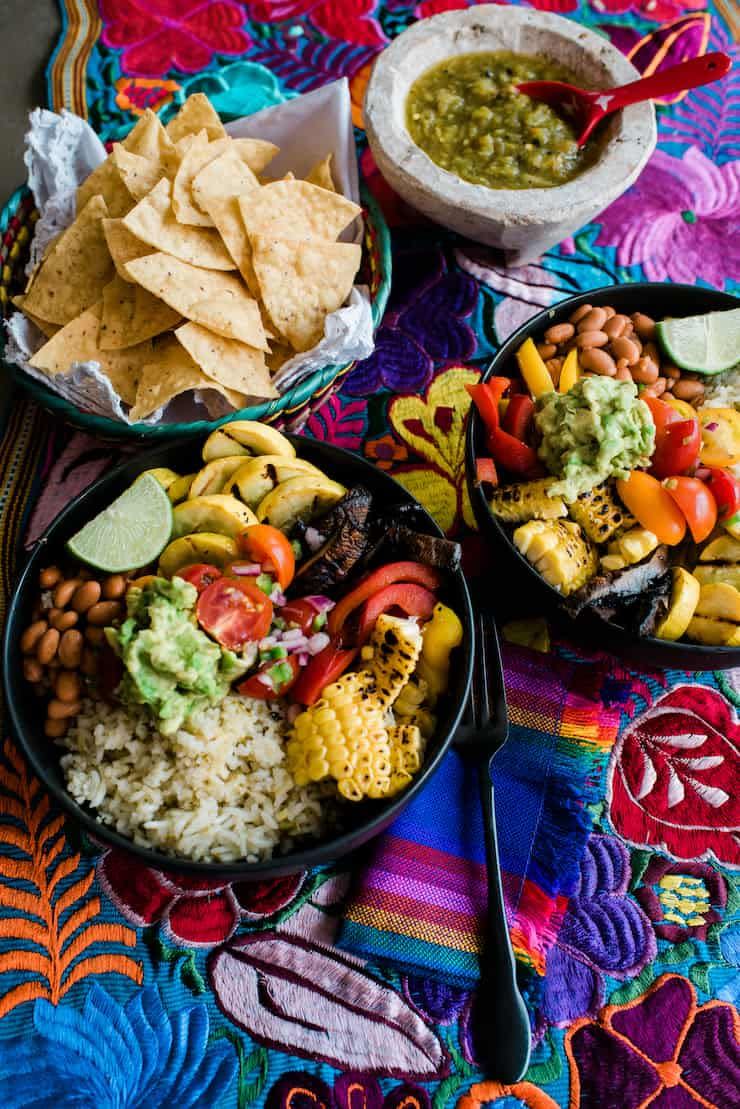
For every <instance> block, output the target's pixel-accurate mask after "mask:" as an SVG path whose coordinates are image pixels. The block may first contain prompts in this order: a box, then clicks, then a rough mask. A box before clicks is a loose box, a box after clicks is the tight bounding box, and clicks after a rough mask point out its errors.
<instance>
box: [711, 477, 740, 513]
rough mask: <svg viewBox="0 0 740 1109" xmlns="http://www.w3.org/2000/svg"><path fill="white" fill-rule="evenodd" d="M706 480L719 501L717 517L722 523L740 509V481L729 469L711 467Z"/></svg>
mask: <svg viewBox="0 0 740 1109" xmlns="http://www.w3.org/2000/svg"><path fill="white" fill-rule="evenodd" d="M705 480H706V483H707V485H708V486H709V488H710V489H711V491H712V496H713V497H714V499H715V501H716V502H717V518H718V520H719V521H720V523H723V522H724V521H725V520H729V519H730V517H731V516H734V515H735V513H736V512H738V511H740V481H738V480H737V478H736V477H735V475H734V474H732V473H730V471H729V470H720V469H717V468H715V469H710V470H709V471H708V473H707V477H706V479H705Z"/></svg>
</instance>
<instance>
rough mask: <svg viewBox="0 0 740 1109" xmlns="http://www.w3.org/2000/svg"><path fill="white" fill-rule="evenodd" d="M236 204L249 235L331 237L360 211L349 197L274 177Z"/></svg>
mask: <svg viewBox="0 0 740 1109" xmlns="http://www.w3.org/2000/svg"><path fill="white" fill-rule="evenodd" d="M240 207H241V212H242V218H243V220H244V226H245V227H246V229H247V234H248V235H249V238H250V239H253V238H254V237H255V236H257V235H259V236H263V237H264V236H276V237H278V238H284V237H290V238H291V239H322V240H326V239H329V240H330V241H333V240H334V239H336V237H337V235H339V233H340V232H341V231H343V230H344V228H345V227H347V225H348V224H349V223H351V222H352V220H353V219H355V217H356V216H358V215H359V214H360V212H361V208H360V207H359V205H357V204H353V203H352V201H351V200H347V199H346V198H345V197H343V196H340V195H339V194H338V193H330V192H327V190H326V189H320V188H319V187H318V185H311V184H310V183H309V182H308V181H274V182H273V183H272V184H271V185H265V187H264V188H263V189H260V191H259V192H258V193H250V194H249V195H248V196H247V197H246V198H243V199H242V200H241V201H240ZM252 245H253V246H254V243H253V244H252Z"/></svg>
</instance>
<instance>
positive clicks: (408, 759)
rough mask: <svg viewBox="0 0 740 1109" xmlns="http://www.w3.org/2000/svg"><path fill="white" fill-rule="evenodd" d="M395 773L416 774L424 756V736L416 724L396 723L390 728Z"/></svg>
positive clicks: (392, 765)
mask: <svg viewBox="0 0 740 1109" xmlns="http://www.w3.org/2000/svg"><path fill="white" fill-rule="evenodd" d="M388 738H389V740H390V746H391V772H392V773H391V781H392V776H393V774H408V775H411V774H415V773H416V771H417V770H418V769H419V767H420V766H421V763H422V759H423V757H424V746H425V744H424V737H423V736H422V734H421V732H420V731H419V729H418V728H417V727H416V725H415V724H396V725H395V726H394V727H392V728H389V729H388Z"/></svg>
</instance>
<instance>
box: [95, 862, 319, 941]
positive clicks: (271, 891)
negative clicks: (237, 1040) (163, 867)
mask: <svg viewBox="0 0 740 1109" xmlns="http://www.w3.org/2000/svg"><path fill="white" fill-rule="evenodd" d="M98 878H99V879H100V884H101V885H102V887H103V889H104V890H105V892H106V893H107V895H108V897H110V899H111V901H112V902H113V904H114V905H115V906H116V908H117V909H119V910H120V912H121V913H122V914H123V916H125V917H126V919H127V920H130V921H131V923H132V924H136V925H138V926H139V927H141V926H143V925H146V924H154V923H156V922H161V923H162V924H163V925H164V927H165V929H166V930H167V931H168V932H169V933H170V935H171V936H172V938H173V939H174V940H175V941H176V942H178V943H184V944H187V945H188V946H189V947H212V946H213V945H214V944H218V943H225V942H226V940H228V939H229V938H230V937H231V936H232V935H233V934H234V932H235V931H236V929H237V926H238V924H239V923H240V922H241V921H242V920H258V919H260V918H261V917H267V916H271V915H272V914H273V913H276V912H277V911H278V910H279V909H282V908H284V907H285V906H286V905H288V904H289V903H290V901H292V900H293V898H294V897H295V895H296V894H297V892H298V890H299V889H300V887H301V885H302V883H303V875H302V874H289V875H287V876H286V877H284V878H272V879H269V880H266V881H261V882H225V881H224V880H223V879H218V878H217V879H208V878H194V877H192V876H191V875H188V874H174V873H172V874H170V873H167V874H165V873H163V872H162V871H160V870H154V869H152V868H151V867H148V866H144V865H142V864H141V863H139V862H137V860H136V859H135V858H134V857H133V856H132V855H128V854H126V853H125V852H123V851H116V850H115V849H111V850H110V851H106V853H105V854H104V855H102V856H101V857H100V859H99V861H98Z"/></svg>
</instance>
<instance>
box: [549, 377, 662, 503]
mask: <svg viewBox="0 0 740 1109" xmlns="http://www.w3.org/2000/svg"><path fill="white" fill-rule="evenodd" d="M534 418H535V424H536V426H537V429H538V430H539V432H540V434H541V435H542V443H541V444H540V448H539V451H538V454H539V456H540V458H541V459H542V461H543V462H544V463H545V465H546V466H547V469H548V470H549V471H550V473H551V474H554V475H555V477H557V478H559V479H560V480H559V481H556V482H554V483H553V484H552V485H551V486H550V488H549V489H548V491H547V492H548V496H550V497H562V498H563V499H564V500H565V501H574V500H575V499H576V497H578V496H580V494H581V493H587V492H588V491H589V490H590V489H593V488H595V486H597V485H600V484H601V483H602V482H603V481H606V479H607V478H610V477H627V475H628V473H629V472H630V470H634V469H638V468H639V467H641V466H642V467H644V466H647V465H648V464H649V462H650V456H651V455H652V453H653V448H654V446H655V425H654V423H653V420H652V417H651V415H650V409H649V408H648V406H647V405H646V404H643V402H642V401H641V400H639V399H638V396H637V386H636V385H635V384H634V382H632V381H616V380H615V379H614V378H611V377H582V378H581V380H580V381H577V382H576V383H575V385H574V386H573V387H572V388H571V389H570V390H569V391H568V392H567V393H545V394H544V395H543V396H541V397H539V398H538V400H537V411H536V412H535V417H534Z"/></svg>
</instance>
